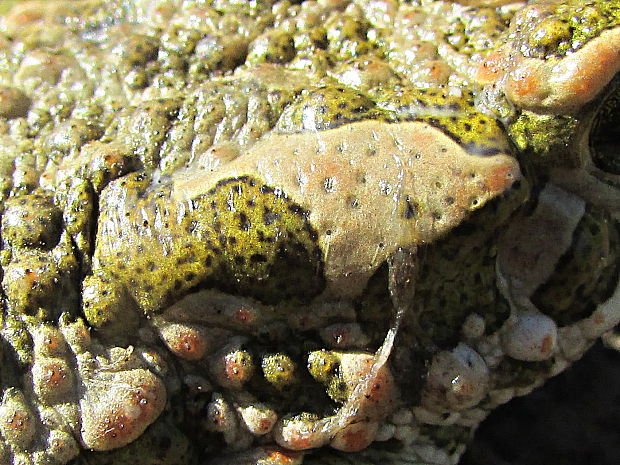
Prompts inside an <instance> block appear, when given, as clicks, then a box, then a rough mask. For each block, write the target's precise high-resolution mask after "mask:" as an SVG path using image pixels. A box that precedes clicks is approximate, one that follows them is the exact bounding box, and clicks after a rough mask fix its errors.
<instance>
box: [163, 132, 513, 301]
mask: <svg viewBox="0 0 620 465" xmlns="http://www.w3.org/2000/svg"><path fill="white" fill-rule="evenodd" d="M243 175H250V176H256V177H258V178H259V179H263V180H265V182H266V183H267V184H269V185H271V186H273V187H276V188H280V189H281V191H283V192H284V193H286V194H287V195H288V196H289V197H290V198H291V199H292V200H293V201H294V202H295V203H297V204H299V205H301V206H302V207H303V208H305V209H307V210H308V211H309V212H310V221H311V223H312V226H313V227H314V228H315V229H316V231H317V232H318V234H319V244H320V246H321V248H322V250H323V253H324V257H323V258H324V260H325V274H326V277H327V280H328V285H329V286H330V289H331V290H332V291H334V292H337V293H343V292H346V293H349V294H355V293H358V292H360V290H361V287H363V285H364V283H365V282H366V280H367V278H368V277H369V276H370V274H371V273H372V272H373V271H374V270H375V269H376V267H377V266H378V265H379V264H380V263H382V262H383V261H385V259H386V258H387V257H388V256H390V254H392V253H393V252H394V251H395V250H397V249H398V248H399V247H409V246H411V245H414V244H419V243H426V242H431V241H433V240H435V239H437V238H439V237H441V236H442V235H444V234H445V233H447V232H448V231H450V230H451V229H452V228H454V227H455V226H456V225H458V224H459V223H460V222H461V221H462V220H463V219H464V218H465V216H466V215H467V213H468V212H469V211H471V210H473V209H475V208H479V207H481V206H482V205H483V204H484V203H485V202H486V201H488V200H489V199H491V198H493V197H494V196H496V195H498V194H500V193H501V192H503V191H504V190H505V189H507V188H508V187H510V185H511V184H512V183H513V181H514V180H516V179H517V178H518V177H519V176H520V172H519V167H518V164H517V161H516V160H515V159H514V158H512V157H510V156H509V155H507V154H498V155H495V156H492V157H479V156H474V155H470V154H468V153H467V152H466V151H465V150H464V149H463V148H462V147H461V146H459V145H458V144H457V143H456V142H455V141H454V140H453V139H451V138H450V137H448V136H447V135H445V134H444V133H443V132H442V131H440V130H438V129H436V128H434V127H432V126H430V125H428V124H426V123H423V122H403V123H395V124H392V123H385V122H381V121H370V120H369V121H361V122H356V123H351V124H347V125H344V126H341V127H339V128H336V129H331V130H327V131H320V132H314V133H302V134H290V135H283V134H275V133H270V134H268V135H267V136H265V137H264V138H263V139H261V140H260V141H259V142H257V143H256V144H255V145H254V146H253V147H252V148H251V149H250V150H249V151H247V152H245V153H244V154H242V155H241V156H239V157H238V158H237V159H235V160H233V161H232V162H231V163H229V164H228V165H226V166H224V167H222V169H221V170H218V172H217V173H216V174H214V173H197V172H196V171H188V172H187V173H185V174H182V175H179V176H177V177H176V179H175V180H174V183H173V192H172V198H173V199H175V200H177V201H182V200H186V199H188V198H194V197H196V196H198V195H200V194H201V193H204V192H206V191H207V190H208V189H209V188H211V187H212V186H214V185H215V184H216V182H217V181H218V180H219V179H222V178H226V177H236V176H243ZM300 179H303V182H300ZM326 187H327V188H326ZM349 199H357V200H358V202H357V204H356V205H355V207H352V205H351V202H350V201H348V200H349ZM446 199H450V202H446ZM473 199H475V202H473V201H472V200H473ZM356 238H364V240H363V241H360V240H356ZM327 251H328V252H327Z"/></svg>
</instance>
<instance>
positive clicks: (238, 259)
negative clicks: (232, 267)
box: [235, 255, 245, 266]
mask: <svg viewBox="0 0 620 465" xmlns="http://www.w3.org/2000/svg"><path fill="white" fill-rule="evenodd" d="M235 264H237V265H240V266H241V265H245V257H242V256H241V255H237V256H236V257H235Z"/></svg>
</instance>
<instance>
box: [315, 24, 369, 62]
mask: <svg viewBox="0 0 620 465" xmlns="http://www.w3.org/2000/svg"><path fill="white" fill-rule="evenodd" d="M325 29H326V31H327V40H328V48H327V49H328V51H329V52H330V53H331V54H332V55H334V57H335V58H336V59H340V60H343V59H344V60H346V59H349V58H355V57H358V56H361V55H365V54H366V53H368V52H369V51H370V50H371V49H372V45H371V44H370V43H369V42H368V38H367V32H368V29H369V24H368V23H366V22H365V21H360V20H356V19H354V18H352V17H350V16H346V15H341V14H335V15H333V16H332V17H331V18H330V19H329V20H328V21H327V22H326V23H325Z"/></svg>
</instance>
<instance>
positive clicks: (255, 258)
mask: <svg viewBox="0 0 620 465" xmlns="http://www.w3.org/2000/svg"><path fill="white" fill-rule="evenodd" d="M266 261H267V257H265V256H264V255H263V254H259V253H255V254H254V255H252V256H251V257H250V262H252V263H265V262H266Z"/></svg>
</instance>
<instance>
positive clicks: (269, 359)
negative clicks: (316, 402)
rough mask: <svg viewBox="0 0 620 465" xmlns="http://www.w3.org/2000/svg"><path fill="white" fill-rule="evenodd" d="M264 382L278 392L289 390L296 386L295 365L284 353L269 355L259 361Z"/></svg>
mask: <svg viewBox="0 0 620 465" xmlns="http://www.w3.org/2000/svg"><path fill="white" fill-rule="evenodd" d="M261 367H262V369H263V376H264V377H265V380H267V382H268V383H269V384H271V385H272V386H274V387H275V388H276V389H278V390H279V391H283V390H286V389H289V388H290V387H291V386H292V385H294V384H296V383H297V381H298V377H297V374H296V371H297V364H296V363H295V362H294V361H293V360H292V359H291V357H289V356H288V355H287V354H284V353H276V354H269V355H266V356H265V357H263V359H262V361H261Z"/></svg>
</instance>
